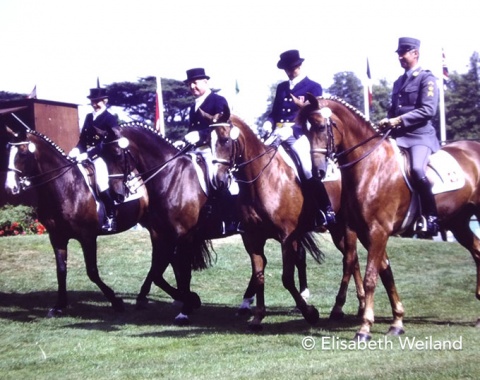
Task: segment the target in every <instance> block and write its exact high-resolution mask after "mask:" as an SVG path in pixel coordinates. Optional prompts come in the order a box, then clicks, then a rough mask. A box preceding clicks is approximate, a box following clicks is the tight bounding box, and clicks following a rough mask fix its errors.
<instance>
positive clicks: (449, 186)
mask: <svg viewBox="0 0 480 380" xmlns="http://www.w3.org/2000/svg"><path fill="white" fill-rule="evenodd" d="M390 142H391V144H392V146H393V148H394V150H395V155H396V157H397V160H398V163H399V165H400V170H401V171H402V174H403V178H404V179H405V183H406V184H407V186H408V188H409V189H410V191H411V192H412V200H411V202H410V206H409V208H408V211H407V214H406V216H405V219H404V221H403V223H402V227H401V231H402V232H403V231H405V230H407V229H408V227H409V226H411V225H412V224H413V223H414V222H415V221H416V220H417V218H418V217H419V216H420V200H419V197H418V194H417V193H416V191H415V190H414V189H413V186H412V185H411V174H410V156H409V155H408V154H407V152H406V150H405V149H402V148H400V147H399V146H398V145H397V144H396V142H395V140H393V139H391V140H390ZM426 175H427V178H428V179H429V180H430V183H432V193H433V194H440V193H445V192H448V191H453V190H457V189H460V188H462V187H463V186H464V185H465V173H464V172H463V170H462V168H461V167H460V165H459V164H458V162H457V160H456V159H455V158H454V157H453V156H452V155H451V154H449V153H448V152H446V151H444V150H439V151H437V152H436V153H434V154H432V155H431V156H430V161H429V163H428V165H427V171H426Z"/></svg>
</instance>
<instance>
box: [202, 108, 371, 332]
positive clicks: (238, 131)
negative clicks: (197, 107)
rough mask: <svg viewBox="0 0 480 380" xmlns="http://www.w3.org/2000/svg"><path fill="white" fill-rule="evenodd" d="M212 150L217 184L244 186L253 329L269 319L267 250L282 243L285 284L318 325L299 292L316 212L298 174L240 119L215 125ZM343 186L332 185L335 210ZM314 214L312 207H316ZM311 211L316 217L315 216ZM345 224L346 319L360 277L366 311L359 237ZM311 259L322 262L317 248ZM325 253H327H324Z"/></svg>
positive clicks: (338, 231)
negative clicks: (300, 262) (298, 265)
mask: <svg viewBox="0 0 480 380" xmlns="http://www.w3.org/2000/svg"><path fill="white" fill-rule="evenodd" d="M211 135H212V137H211V148H212V152H213V157H214V162H215V163H216V167H217V173H216V177H215V178H216V181H217V182H218V186H221V184H223V186H227V187H228V183H229V182H230V179H231V176H232V175H233V176H234V177H235V179H236V181H237V182H238V184H239V187H240V192H239V197H240V198H239V204H240V208H241V214H242V223H243V224H244V230H245V233H244V234H243V235H242V238H243V241H244V244H245V247H246V248H247V251H248V253H249V254H250V256H251V261H252V263H253V273H252V278H251V280H250V283H251V286H253V287H254V288H255V291H256V295H257V305H256V306H257V307H256V310H255V314H254V318H253V319H252V321H251V324H252V326H254V327H255V328H259V327H260V326H261V322H262V320H263V318H264V317H265V314H266V308H265V298H264V283H265V267H266V264H267V259H266V257H265V254H264V245H265V242H266V240H267V239H270V238H273V239H275V240H277V241H278V242H280V244H281V250H282V260H283V273H282V282H283V285H284V287H285V288H286V289H287V290H288V291H289V292H290V294H291V295H292V297H293V299H294V300H295V302H296V305H297V308H298V309H299V310H300V311H301V312H302V314H303V316H304V318H305V320H306V321H307V322H309V323H312V324H313V323H316V322H317V321H318V319H319V313H318V311H317V310H316V309H315V307H313V306H310V305H308V304H306V302H305V301H304V300H303V299H302V298H301V297H300V295H299V292H298V290H297V289H296V287H295V283H294V279H293V274H294V261H295V258H296V254H297V252H298V247H299V242H301V241H302V239H303V238H305V237H310V236H311V235H310V234H312V231H313V227H314V226H313V219H312V218H311V217H312V214H311V210H308V209H309V207H308V202H306V201H305V199H304V197H303V193H302V189H301V184H300V182H299V180H298V179H297V176H296V173H295V170H294V168H293V167H292V166H291V165H289V164H287V162H286V161H285V159H284V158H283V157H282V155H280V154H277V153H278V149H277V148H276V147H274V146H267V145H265V144H264V143H263V141H261V140H260V138H259V137H258V136H257V135H256V134H255V133H254V132H253V130H252V129H251V128H250V127H249V126H248V125H247V124H246V123H245V122H244V121H243V120H242V119H241V118H239V117H237V116H235V115H231V118H230V120H222V119H221V118H219V119H218V122H217V123H215V124H213V125H212V133H211ZM339 185H340V183H339V182H333V183H330V184H328V185H327V191H328V192H329V195H330V196H331V201H332V204H333V207H334V208H335V209H336V210H338V209H339V206H340V202H339V198H338V197H337V196H336V194H340V188H339ZM310 209H311V207H310ZM309 211H310V212H309ZM342 225H343V223H342V221H341V219H340V220H339V221H338V224H337V225H335V226H334V227H332V228H331V233H332V237H333V240H334V243H335V244H336V246H337V248H339V249H340V250H341V251H342V252H343V253H344V277H343V278H342V283H341V287H340V290H339V293H338V295H337V298H336V305H335V306H334V308H333V309H332V313H331V317H332V316H337V317H338V316H341V315H343V312H342V307H343V304H344V303H345V299H346V292H347V287H348V283H349V280H350V277H351V275H352V274H354V278H355V281H356V284H357V297H358V299H359V303H360V306H359V310H361V309H362V308H363V289H362V277H361V274H360V269H359V265H358V257H357V253H356V249H355V247H356V245H355V241H356V237H355V234H354V233H353V232H352V233H350V234H348V235H347V234H346V233H345V231H344V229H343V228H342ZM344 240H351V242H350V245H349V246H350V247H352V249H351V250H350V251H349V252H348V253H347V252H346V251H344ZM308 248H310V249H311V250H310V253H312V254H313V257H314V258H315V259H317V261H318V258H319V256H316V254H317V253H318V252H319V251H320V250H318V251H316V250H315V248H316V246H315V245H310V246H308ZM320 252H321V251H320Z"/></svg>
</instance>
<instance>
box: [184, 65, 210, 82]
mask: <svg viewBox="0 0 480 380" xmlns="http://www.w3.org/2000/svg"><path fill="white" fill-rule="evenodd" d="M197 79H210V77H209V76H208V75H206V74H205V70H204V69H202V68H201V67H197V68H195V69H190V70H187V79H185V80H184V81H183V82H184V83H188V82H191V81H194V80H197Z"/></svg>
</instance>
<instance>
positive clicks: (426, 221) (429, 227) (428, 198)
mask: <svg viewBox="0 0 480 380" xmlns="http://www.w3.org/2000/svg"><path fill="white" fill-rule="evenodd" d="M415 185H416V186H415V188H416V189H417V191H418V195H419V196H420V203H421V205H422V215H423V218H422V221H421V222H419V223H417V231H419V232H420V231H421V232H424V233H425V234H427V235H429V236H435V235H437V234H438V230H439V226H438V213H437V205H436V203H435V197H434V195H433V193H432V185H431V184H430V181H429V180H428V178H427V177H423V178H421V179H420V180H418V181H417V182H416V184H415Z"/></svg>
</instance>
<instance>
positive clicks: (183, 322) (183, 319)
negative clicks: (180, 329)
mask: <svg viewBox="0 0 480 380" xmlns="http://www.w3.org/2000/svg"><path fill="white" fill-rule="evenodd" d="M174 324H175V326H190V319H189V318H188V316H186V315H182V316H177V317H175V320H174Z"/></svg>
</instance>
